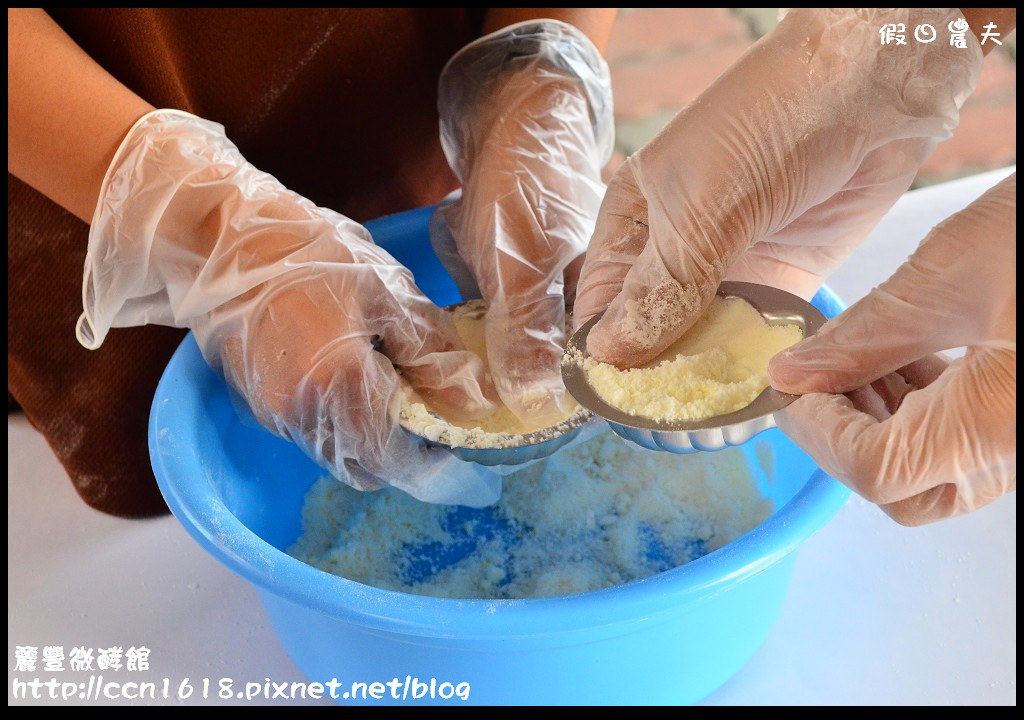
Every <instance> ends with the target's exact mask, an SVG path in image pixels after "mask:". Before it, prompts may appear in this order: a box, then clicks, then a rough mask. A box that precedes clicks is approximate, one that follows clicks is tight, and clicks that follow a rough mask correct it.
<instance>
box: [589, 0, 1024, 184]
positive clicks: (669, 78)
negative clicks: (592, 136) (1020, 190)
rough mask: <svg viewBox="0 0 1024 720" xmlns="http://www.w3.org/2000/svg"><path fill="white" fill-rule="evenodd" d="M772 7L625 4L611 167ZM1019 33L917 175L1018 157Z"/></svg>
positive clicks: (707, 78) (710, 76)
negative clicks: (680, 6) (655, 6)
mask: <svg viewBox="0 0 1024 720" xmlns="http://www.w3.org/2000/svg"><path fill="white" fill-rule="evenodd" d="M774 17H775V12H774V11H773V9H771V8H731V9H729V8H668V9H662V8H627V9H624V10H622V11H621V12H620V15H619V18H618V21H617V23H616V26H615V30H614V32H613V33H612V38H611V42H610V43H609V46H608V51H607V57H608V62H609V65H610V66H611V72H612V85H613V87H614V91H615V115H616V123H617V129H618V142H617V150H616V154H615V156H614V157H613V158H612V162H611V163H609V166H608V168H607V169H606V174H610V172H611V171H613V170H614V168H615V167H616V166H617V165H618V164H619V163H621V162H622V160H623V158H625V157H626V155H628V154H629V153H631V152H634V151H635V150H637V149H638V148H639V147H641V146H642V145H643V144H644V143H645V142H646V141H647V140H648V139H649V138H650V137H652V136H653V135H654V133H656V132H657V131H658V130H659V129H660V128H661V127H662V126H663V125H664V124H665V123H666V122H667V121H668V120H669V119H670V118H671V117H672V115H674V114H675V113H676V112H677V111H678V110H679V109H680V108H682V107H684V106H685V105H686V104H687V103H688V102H690V101H691V100H693V99H694V98H695V97H696V96H697V95H699V94H700V93H701V92H702V91H703V90H704V89H705V88H706V87H707V86H708V85H710V84H711V83H712V82H713V81H714V79H715V78H716V77H718V75H719V74H721V73H722V72H723V71H724V70H725V69H726V68H728V67H729V66H730V65H731V64H732V63H733V62H734V61H735V60H736V58H738V57H739V56H740V55H741V54H742V53H743V52H744V51H745V50H746V49H747V48H748V47H749V46H750V45H751V44H752V43H753V42H754V41H755V40H756V39H757V37H758V36H759V35H760V34H761V33H764V32H766V31H768V29H769V28H770V27H771V26H772V25H773V24H774ZM1015 52H1016V34H1014V35H1011V36H1010V37H1009V38H1005V39H1004V45H1003V47H1002V48H1000V49H999V50H997V51H995V52H993V53H991V54H990V55H989V56H988V57H987V58H986V60H985V67H984V70H983V72H982V76H981V80H980V81H979V83H978V87H977V88H976V89H975V92H974V94H973V95H972V97H971V98H970V99H969V100H968V101H967V103H966V104H965V105H964V107H963V109H962V110H961V113H960V125H959V127H958V128H957V130H956V132H955V133H954V134H953V137H952V138H951V139H949V140H947V141H945V142H943V143H941V144H940V145H939V146H938V148H937V149H936V151H935V153H934V154H933V155H932V156H931V157H930V158H929V159H928V161H927V162H926V163H925V165H924V167H922V168H921V172H920V174H919V175H918V178H917V180H916V181H915V185H917V186H920V185H928V184H931V183H934V182H939V181H942V180H947V179H950V178H954V177H959V176H962V175H969V174H972V173H976V172H981V171H983V170H989V169H992V168H996V167H1002V166H1004V165H1008V164H1011V163H1013V162H1015V161H1016V157H1017V66H1016V60H1015Z"/></svg>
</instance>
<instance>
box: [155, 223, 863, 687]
mask: <svg viewBox="0 0 1024 720" xmlns="http://www.w3.org/2000/svg"><path fill="white" fill-rule="evenodd" d="M430 212H431V209H430V208H424V209H420V210H413V211H410V212H407V213H401V214H399V215H393V216H390V217H386V218H382V219H380V220H377V221H374V222H372V223H369V225H368V227H369V228H370V229H371V231H372V232H373V234H374V237H375V238H376V240H377V242H378V243H379V244H380V245H382V246H383V247H385V248H387V249H388V250H389V251H390V252H391V253H392V254H394V255H395V257H397V258H398V260H400V261H401V262H403V263H404V264H405V265H406V266H408V267H409V268H410V269H411V270H412V271H413V273H414V274H415V276H416V280H417V283H418V284H419V286H420V288H421V289H422V290H423V291H424V292H425V293H426V294H427V295H428V296H430V298H431V299H432V300H434V302H436V303H437V304H438V305H447V304H450V303H452V302H456V301H458V300H459V299H460V298H459V296H458V292H457V290H456V289H455V285H454V283H453V282H452V280H451V279H450V278H449V277H448V276H447V275H446V274H445V272H444V270H443V268H442V266H441V264H440V263H439V262H438V260H437V258H436V257H435V256H434V254H433V252H432V251H431V249H430V243H429V240H428V237H427V219H428V218H429V216H430ZM814 303H815V305H816V306H817V307H818V308H820V309H821V310H822V311H823V312H824V313H825V314H826V315H829V316H832V315H834V314H836V313H838V312H839V311H841V310H842V307H843V306H842V304H841V302H840V301H839V299H838V298H837V297H836V296H835V295H833V294H832V293H831V292H830V291H829V290H827V289H823V290H822V291H821V292H820V293H818V295H817V297H816V298H815V300H814ZM758 441H762V442H767V443H770V444H771V445H772V448H773V453H774V472H769V473H766V474H762V475H761V476H760V477H759V478H758V483H759V487H760V489H761V490H762V492H763V493H764V494H765V495H766V496H767V497H769V498H771V499H772V500H773V501H774V503H775V507H776V508H777V511H776V512H775V514H773V515H772V516H771V517H770V518H768V519H767V520H766V521H765V522H763V523H762V524H761V525H759V526H758V527H756V528H755V529H754V530H752V531H751V532H749V533H747V534H746V535H744V536H743V537H741V538H739V539H738V540H736V541H735V542H732V543H730V544H728V545H726V546H725V547H723V548H721V549H719V550H717V551H715V552H713V553H710V554H709V555H706V556H704V557H702V558H700V559H698V560H695V561H694V562H691V563H689V564H687V565H684V566H682V567H679V568H675V569H673V570H669V571H667V572H664V573H661V574H659V575H655V576H653V577H650V578H648V579H646V580H641V581H637V582H632V583H628V584H626V585H621V586H618V587H614V588H607V589H605V590H599V591H595V592H589V593H583V594H579V595H570V596H565V597H558V598H545V599H536V600H500V601H492V600H448V599H441V598H430V597H421V596H416V595H407V594H403V593H397V592H390V591H386V590H378V589H376V588H372V587H368V586H366V585H361V584H359V583H355V582H352V581H350V580H345V579H343V578H340V577H336V576H334V575H330V574H327V573H325V572H322V571H320V570H317V569H316V568H313V567H311V566H309V565H306V564H304V563H302V562H299V561H298V560H295V559H294V558H292V557H290V556H288V555H287V554H285V552H284V550H285V549H286V548H288V547H289V546H290V545H291V544H292V543H293V542H294V541H295V539H296V538H297V537H298V535H299V533H300V531H301V527H300V509H301V507H302V501H303V496H304V495H305V493H306V491H307V490H308V489H309V487H310V485H311V484H312V483H313V481H314V480H316V479H317V478H318V477H320V476H321V475H323V471H322V470H320V468H318V467H316V466H315V465H314V464H313V463H312V462H311V461H309V460H307V459H306V457H305V456H304V455H303V454H302V453H301V452H300V451H299V450H298V449H297V448H296V447H295V446H293V445H291V444H289V443H287V442H285V441H283V440H280V439H278V438H276V437H274V436H272V435H271V434H270V433H268V432H265V431H263V430H262V429H259V428H253V427H249V426H247V425H243V424H241V423H240V422H239V420H238V418H237V417H236V415H235V412H234V410H233V408H232V406H231V401H230V398H229V396H228V391H227V388H226V387H225V385H224V384H223V382H222V381H221V380H220V379H219V378H218V377H217V376H216V375H215V374H214V373H213V372H212V371H210V369H209V368H208V367H207V365H206V363H205V362H204V361H203V358H202V356H201V355H200V353H199V349H198V348H197V346H196V343H195V341H194V340H193V339H192V337H191V335H190V336H189V337H188V338H187V339H186V340H185V341H184V342H183V343H182V345H181V347H179V348H178V350H177V352H176V353H175V355H174V357H173V358H172V359H171V362H170V363H169V364H168V366H167V369H166V371H165V372H164V375H163V378H162V380H161V381H160V385H159V387H158V388H157V392H156V397H155V398H154V401H153V410H152V413H151V416H150V428H149V443H150V454H151V458H152V462H153V469H154V471H155V473H156V477H157V480H158V481H159V483H160V489H161V491H162V492H163V494H164V497H165V498H166V499H167V503H168V505H169V506H170V508H171V510H172V511H173V512H174V514H175V515H176V516H177V517H178V519H179V520H180V521H181V523H182V524H183V525H184V526H185V528H186V530H188V532H189V533H190V534H191V535H192V536H193V537H194V538H195V539H196V540H197V541H198V542H199V543H200V545H202V546H203V547H204V548H206V550H207V551H209V552H210V554H212V555H213V556H214V557H215V558H217V560H219V561H220V562H221V563H223V564H224V565H226V566H227V567H228V568H230V569H231V570H233V571H235V572H236V573H238V574H239V575H241V576H242V577H244V578H245V579H246V580H248V581H249V582H251V583H252V584H253V585H255V586H256V588H257V590H258V591H259V594H260V597H261V598H262V601H263V604H264V606H265V608H266V611H267V614H268V616H269V617H270V620H271V622H272V624H273V626H274V629H275V630H276V632H277V636H278V639H279V640H280V641H281V644H282V645H283V646H284V648H285V649H286V650H287V651H288V653H289V654H290V655H291V657H292V658H293V659H294V660H295V662H296V664H297V665H298V666H299V667H300V668H301V669H302V671H303V672H304V673H305V674H306V675H307V676H308V677H309V678H310V679H311V680H319V681H326V680H330V679H331V678H335V677H336V678H338V680H339V681H340V682H342V683H344V684H346V686H347V683H350V682H353V681H366V682H372V681H381V682H387V681H389V680H391V679H392V678H396V677H397V678H399V680H400V681H401V682H402V683H403V687H404V681H405V678H406V676H410V677H411V678H417V679H419V680H420V681H426V682H427V683H429V681H430V678H436V681H437V682H436V685H435V687H440V684H441V683H443V682H450V683H452V684H453V685H454V684H457V683H461V682H468V683H469V684H470V695H469V702H470V703H491V704H497V703H688V702H695V701H697V700H699V699H701V698H703V697H704V696H706V695H707V694H708V693H710V692H711V691H712V690H714V689H715V688H716V687H718V686H719V685H721V684H722V683H723V682H725V681H726V680H727V679H728V678H729V677H730V676H732V675H733V674H734V673H735V672H736V671H737V670H739V668H740V667H741V666H742V665H743V664H744V663H745V662H746V661H747V660H748V659H749V658H750V657H751V655H753V654H754V652H755V651H756V650H757V648H758V646H760V644H761V642H762V641H763V640H764V638H765V636H766V635H767V633H768V631H769V629H770V628H771V626H772V624H773V623H774V622H775V619H776V617H777V616H778V613H779V610H780V609H781V607H782V603H783V600H784V598H785V596H786V590H787V587H788V585H789V581H790V576H791V573H792V569H793V564H794V562H795V559H796V552H795V551H796V550H797V548H798V547H799V546H800V545H801V543H803V542H804V541H805V540H807V538H809V537H810V536H811V535H812V534H813V533H814V532H815V531H817V530H818V529H819V528H821V527H822V526H823V525H824V524H825V523H827V522H828V521H829V520H830V519H831V518H832V516H833V515H835V513H836V512H837V511H838V510H839V508H840V507H841V506H842V505H843V503H844V502H845V501H846V499H847V497H848V496H849V491H848V490H846V488H844V487H843V486H842V485H840V484H839V483H837V482H836V481H835V480H833V479H831V478H829V477H828V476H826V475H825V474H824V473H823V472H822V471H821V470H819V469H818V468H816V467H815V465H814V463H813V461H812V460H811V459H810V458H809V457H807V455H805V454H804V453H803V452H802V451H800V450H799V449H798V448H797V447H796V446H794V445H793V444H792V443H791V442H789V440H788V439H786V437H785V436H784V435H782V434H781V433H780V432H779V431H778V430H771V431H769V432H767V433H763V434H761V435H760V436H759V437H758V439H757V440H756V441H755V443H756V442H758ZM755 443H748V445H747V446H745V447H744V448H743V450H744V452H747V453H749V454H750V455H751V459H752V460H753V459H754V458H753V455H754V452H755V451H754V444H755ZM762 454H763V449H762ZM752 465H753V466H754V467H755V468H756V467H758V463H757V462H752ZM343 687H345V686H343ZM410 687H415V686H414V685H411V686H410ZM390 692H391V690H390V689H389V690H388V691H387V693H389V694H390ZM399 692H401V690H400V691H399ZM430 699H431V698H430V697H429V694H428V696H427V697H426V698H424V700H426V701H430ZM433 700H434V701H435V702H448V703H451V702H455V703H459V704H461V702H462V701H461V700H459V699H458V698H457V697H456V699H455V700H447V701H444V700H442V699H441V698H439V697H437V696H436V695H435V697H434V698H433ZM407 701H411V700H407ZM372 702H377V701H372Z"/></svg>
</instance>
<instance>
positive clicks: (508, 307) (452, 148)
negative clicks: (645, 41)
mask: <svg viewBox="0 0 1024 720" xmlns="http://www.w3.org/2000/svg"><path fill="white" fill-rule="evenodd" d="M438 92H439V99H438V109H439V112H440V118H441V144H442V147H443V148H444V150H445V154H446V156H447V158H448V161H449V163H450V164H451V166H452V168H453V169H454V171H455V173H456V175H458V177H459V179H460V180H461V181H462V183H463V189H462V194H461V197H459V198H458V199H456V200H454V201H453V202H450V203H448V204H446V205H445V206H443V207H442V208H441V209H440V210H439V211H438V214H437V215H436V216H435V218H434V220H433V222H432V223H431V234H432V240H433V243H434V247H435V250H436V251H437V254H438V256H439V257H441V258H442V260H444V261H445V263H446V265H447V266H448V268H449V271H450V272H451V273H452V275H453V276H454V277H455V278H456V282H457V283H458V285H459V287H460V289H462V290H463V292H464V294H466V293H472V292H474V290H475V291H476V293H478V294H479V295H480V296H482V297H483V298H484V299H485V300H486V301H487V303H488V314H487V321H486V337H487V347H488V355H489V358H490V366H491V369H492V373H493V377H494V382H495V386H496V389H497V391H498V394H499V395H500V397H501V399H502V400H503V401H504V403H505V404H506V405H507V406H508V407H509V408H510V409H511V410H512V412H513V413H515V414H516V415H517V416H518V417H519V418H520V419H521V420H522V421H523V422H526V423H529V424H543V423H550V424H554V423H555V422H557V421H558V420H560V419H562V418H563V417H564V416H565V415H566V414H567V412H568V411H570V410H571V407H572V404H571V399H570V398H568V396H567V395H566V394H565V390H564V388H563V387H562V384H561V378H560V374H559V367H560V359H561V353H562V348H563V346H564V340H565V336H564V325H565V306H566V298H567V297H572V296H573V294H574V292H575V277H576V276H577V275H578V270H579V259H580V258H581V256H582V254H583V252H584V250H585V248H586V244H587V241H588V239H589V237H590V235H591V233H592V231H593V226H594V218H595V217H596V214H597V208H598V206H599V204H600V198H601V195H602V194H603V191H604V186H603V184H602V183H601V180H600V169H601V167H602V165H603V164H604V163H605V162H606V160H607V158H608V157H609V155H610V153H611V149H612V142H613V133H614V128H613V120H612V108H611V84H610V80H609V75H608V68H607V66H606V64H605V63H604V61H603V60H602V59H601V57H600V55H599V53H598V52H597V50H596V49H595V48H594V46H593V45H592V44H591V43H590V41H589V40H588V39H587V38H586V36H585V35H583V33H581V32H580V31H579V30H577V29H576V28H574V27H572V26H571V25H566V24H565V23H561V22H558V21H554V20H542V21H530V22H526V23H520V24H517V25H513V26H510V27H508V28H505V29H503V30H501V31H499V32H496V33H492V34H491V35H488V36H486V37H484V38H481V39H480V40H477V41H476V42H474V43H471V44H470V45H468V46H466V47H465V48H463V49H462V50H461V51H460V52H459V53H458V54H456V55H455V57H453V58H452V60H451V61H450V62H449V63H448V65H447V66H446V67H445V69H444V71H443V72H442V74H441V78H440V82H439V90H438Z"/></svg>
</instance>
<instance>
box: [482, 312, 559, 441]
mask: <svg viewBox="0 0 1024 720" xmlns="http://www.w3.org/2000/svg"><path fill="white" fill-rule="evenodd" d="M564 327H565V307H564V300H563V299H562V296H561V295H560V294H559V295H549V296H547V297H544V298H542V299H541V300H539V301H537V302H534V303H525V304H520V305H517V306H515V307H509V306H508V305H507V304H506V303H504V302H502V303H496V304H493V305H492V306H491V307H489V308H488V310H487V324H486V328H485V332H486V338H487V355H488V359H489V361H490V364H491V368H492V369H498V368H500V370H492V375H493V379H494V384H495V387H496V388H497V390H498V394H499V395H500V396H501V398H502V400H503V401H504V403H505V405H506V407H508V408H509V410H511V411H512V413H513V414H514V415H515V416H516V417H518V418H519V419H520V420H521V421H523V422H524V423H527V424H532V425H542V426H544V425H553V424H556V423H558V422H559V421H560V420H562V419H563V418H564V417H565V416H566V415H567V414H568V413H569V411H570V410H571V408H572V407H573V401H572V399H571V398H570V397H569V395H568V394H567V393H566V391H565V386H564V385H563V384H562V377H561V359H562V350H563V348H564V347H565V331H564V330H563V328H564Z"/></svg>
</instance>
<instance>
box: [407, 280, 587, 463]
mask: <svg viewBox="0 0 1024 720" xmlns="http://www.w3.org/2000/svg"><path fill="white" fill-rule="evenodd" d="M485 311H486V305H485V304H484V302H483V301H482V300H480V301H470V302H468V303H464V304H461V305H457V306H456V307H454V308H452V309H450V310H449V312H451V314H452V320H453V321H454V323H455V329H456V330H457V331H458V333H459V338H460V339H461V340H462V344H463V345H465V346H466V349H467V350H469V351H470V352H472V353H473V354H475V355H476V356H477V357H479V358H480V359H481V360H483V363H484V367H485V368H486V370H487V372H488V373H490V365H489V363H488V359H487V340H486V337H485V334H484V315H485ZM401 400H402V404H401V408H400V410H399V420H400V422H401V424H402V425H403V427H405V428H407V429H409V430H411V431H412V432H414V433H416V434H417V435H420V436H422V437H425V438H427V439H428V440H433V441H435V442H442V443H444V444H446V445H450V446H452V447H470V448H486V447H493V448H502V447H516V446H519V445H522V444H524V437H523V436H524V435H529V434H531V433H536V432H539V433H541V435H542V436H543V437H549V436H550V437H557V436H558V435H561V434H562V433H564V432H566V431H567V430H569V429H571V428H573V427H575V426H576V425H578V424H579V422H582V421H583V420H585V419H586V417H587V416H588V413H587V412H586V411H585V410H584V409H582V408H580V407H579V405H577V404H576V402H575V401H571V402H570V405H569V408H568V410H567V412H566V413H565V414H564V416H563V417H561V418H559V419H558V421H557V422H556V423H555V424H554V425H547V424H543V425H527V424H525V423H523V422H522V421H521V420H520V419H519V418H518V417H516V415H515V414H514V413H513V412H512V411H511V410H509V409H508V408H507V407H506V406H505V405H500V406H499V407H498V409H497V410H495V411H494V412H493V413H492V414H491V415H489V416H487V417H485V418H483V419H481V420H471V421H458V420H449V419H447V418H444V417H442V416H441V415H440V414H439V413H438V412H437V411H435V410H433V409H432V408H430V407H429V406H428V404H427V403H426V402H425V401H424V400H423V399H422V398H421V397H420V396H419V395H417V394H416V392H415V391H414V390H413V389H412V388H410V387H409V386H407V385H403V387H402V395H401ZM570 400H571V399H570ZM527 404H528V403H527ZM531 442H538V440H537V439H533V440H532V441H531Z"/></svg>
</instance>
